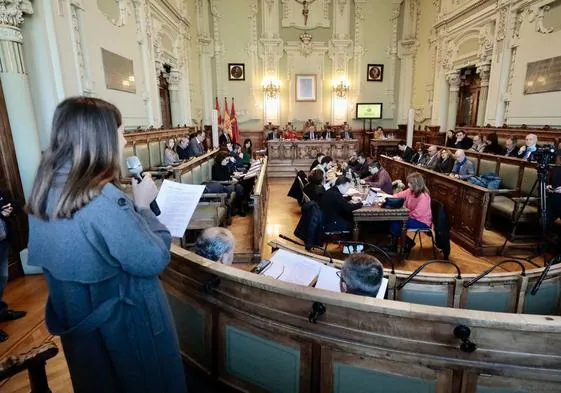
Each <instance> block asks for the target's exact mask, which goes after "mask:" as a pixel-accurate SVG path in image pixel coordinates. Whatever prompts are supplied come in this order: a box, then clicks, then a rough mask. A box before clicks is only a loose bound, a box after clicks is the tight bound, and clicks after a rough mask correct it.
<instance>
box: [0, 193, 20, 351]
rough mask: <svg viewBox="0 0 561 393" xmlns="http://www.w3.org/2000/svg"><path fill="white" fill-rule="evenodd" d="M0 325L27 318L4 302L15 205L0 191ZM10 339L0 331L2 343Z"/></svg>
mask: <svg viewBox="0 0 561 393" xmlns="http://www.w3.org/2000/svg"><path fill="white" fill-rule="evenodd" d="M0 209H1V210H0V323H2V322H6V321H13V320H15V319H19V318H21V317H23V316H25V314H26V313H25V311H14V310H10V309H9V308H8V305H7V304H6V303H5V302H4V301H3V300H2V299H3V296H4V290H5V289H6V286H7V284H8V254H9V252H10V241H9V233H10V229H9V224H8V221H9V217H12V216H14V214H15V212H14V204H13V202H11V199H10V198H9V197H8V196H7V195H6V194H4V193H3V192H1V191H0ZM7 339H8V334H7V333H6V332H4V331H3V330H0V342H4V341H6V340H7Z"/></svg>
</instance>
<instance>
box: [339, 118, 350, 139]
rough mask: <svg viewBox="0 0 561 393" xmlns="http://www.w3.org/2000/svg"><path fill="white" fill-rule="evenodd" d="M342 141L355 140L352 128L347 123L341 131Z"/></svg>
mask: <svg viewBox="0 0 561 393" xmlns="http://www.w3.org/2000/svg"><path fill="white" fill-rule="evenodd" d="M340 136H341V139H353V133H352V132H351V126H349V124H348V123H347V122H344V123H343V128H342V129H341V134H340Z"/></svg>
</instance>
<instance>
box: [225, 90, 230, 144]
mask: <svg viewBox="0 0 561 393" xmlns="http://www.w3.org/2000/svg"><path fill="white" fill-rule="evenodd" d="M224 129H225V130H226V132H227V133H228V135H230V139H232V122H231V120H230V114H229V113H228V99H227V98H226V97H224Z"/></svg>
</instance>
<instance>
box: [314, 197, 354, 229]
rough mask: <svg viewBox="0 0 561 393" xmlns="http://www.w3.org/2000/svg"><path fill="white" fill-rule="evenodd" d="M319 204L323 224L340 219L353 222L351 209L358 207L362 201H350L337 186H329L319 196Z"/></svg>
mask: <svg viewBox="0 0 561 393" xmlns="http://www.w3.org/2000/svg"><path fill="white" fill-rule="evenodd" d="M319 206H320V208H321V211H322V213H323V224H324V226H325V225H329V224H331V223H334V222H340V221H346V222H353V211H355V210H357V209H360V208H361V207H362V203H350V202H349V201H347V200H346V199H345V198H344V197H343V195H342V194H341V191H339V189H338V188H337V187H331V188H330V189H329V190H327V191H326V192H325V193H324V194H323V196H322V197H321V201H320V203H319Z"/></svg>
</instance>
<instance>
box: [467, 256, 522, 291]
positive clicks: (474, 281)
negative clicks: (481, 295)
mask: <svg viewBox="0 0 561 393" xmlns="http://www.w3.org/2000/svg"><path fill="white" fill-rule="evenodd" d="M504 263H516V264H518V266H520V269H521V270H522V273H520V274H521V276H522V277H524V276H525V275H526V268H525V267H524V264H523V263H522V262H520V261H517V260H516V259H505V260H504V261H501V262H499V263H496V264H495V265H493V266H491V267H490V268H489V269H487V270H485V271H484V272H483V273H481V274H480V275H478V276H477V277H475V278H472V279H471V280H469V281H468V282H464V288H468V287H470V286H472V285H473V284H475V283H476V282H478V281H479V280H481V279H482V278H483V277H485V276H486V275H487V274H489V273H491V272H492V271H493V270H495V268H497V267H499V266H501V265H502V264H504Z"/></svg>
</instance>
